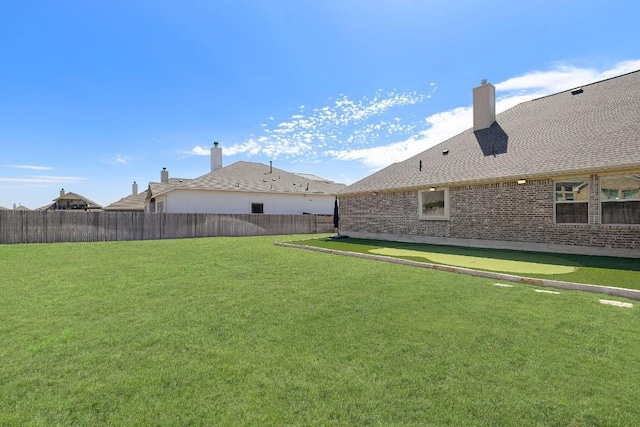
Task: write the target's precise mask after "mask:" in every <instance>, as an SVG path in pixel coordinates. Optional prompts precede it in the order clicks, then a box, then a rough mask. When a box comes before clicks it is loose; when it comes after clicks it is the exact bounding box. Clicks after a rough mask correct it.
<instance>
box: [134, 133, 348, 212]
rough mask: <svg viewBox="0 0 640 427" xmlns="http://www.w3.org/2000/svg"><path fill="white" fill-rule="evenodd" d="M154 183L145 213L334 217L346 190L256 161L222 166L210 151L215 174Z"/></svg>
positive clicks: (164, 178)
mask: <svg viewBox="0 0 640 427" xmlns="http://www.w3.org/2000/svg"><path fill="white" fill-rule="evenodd" d="M161 177H162V179H161V182H160V183H150V184H149V190H148V194H147V200H146V202H145V211H146V212H167V213H220V214H247V213H258V214H263V213H264V214H305V213H308V214H332V213H333V205H334V199H335V196H336V194H337V193H338V191H340V190H341V189H343V188H344V187H345V185H344V184H337V183H335V182H333V181H329V180H326V179H323V178H320V177H317V176H313V175H303V174H295V173H291V172H287V171H284V170H282V169H277V168H274V167H273V166H272V165H271V164H270V165H264V164H261V163H252V162H243V161H241V162H236V163H233V164H231V165H229V166H225V167H222V149H221V148H220V147H218V143H217V142H216V143H214V147H213V148H212V149H211V172H209V173H207V174H205V175H202V176H200V177H198V178H195V179H191V180H184V179H183V180H177V181H176V180H173V181H171V180H169V178H168V172H167V171H166V169H163V171H162V173H161Z"/></svg>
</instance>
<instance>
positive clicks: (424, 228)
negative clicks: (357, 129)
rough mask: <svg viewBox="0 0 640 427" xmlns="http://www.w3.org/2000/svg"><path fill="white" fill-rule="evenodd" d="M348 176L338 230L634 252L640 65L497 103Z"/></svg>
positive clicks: (639, 190) (487, 99)
mask: <svg viewBox="0 0 640 427" xmlns="http://www.w3.org/2000/svg"><path fill="white" fill-rule="evenodd" d="M473 109H474V110H473V117H474V123H473V128H471V129H469V130H467V131H465V132H462V133H461V134H459V135H456V136H454V137H453V138H451V139H448V140H446V141H444V142H442V143H440V144H439V145H436V146H435V147H432V148H430V149H428V150H426V151H424V152H422V153H420V154H418V155H416V156H414V157H411V158H410V159H408V160H405V161H403V162H400V163H396V164H393V165H391V166H389V167H387V168H385V169H382V170H380V171H379V172H377V173H374V174H373V175H371V176H369V177H366V178H364V179H362V180H361V181H358V182H356V183H354V184H352V185H350V186H349V187H347V188H345V189H344V190H343V191H342V192H341V193H340V195H339V197H340V218H341V230H342V232H343V233H345V234H348V235H349V236H351V237H372V238H381V239H389V240H400V241H419V242H428V243H429V242H430V243H438V244H454V245H466V246H481V247H482V246H486V247H498V248H518V249H529V250H543V251H544V250H553V251H565V252H580V253H598V254H603V255H617V256H633V257H636V256H637V257H640V71H636V72H632V73H629V74H625V75H623V76H619V77H615V78H611V79H608V80H603V81H600V82H597V83H593V84H589V85H586V86H583V87H581V88H576V89H574V90H569V91H565V92H560V93H557V94H554V95H551V96H546V97H543V98H539V99H535V100H532V101H528V102H523V103H521V104H519V105H517V106H515V107H513V108H511V109H509V110H507V111H505V112H503V113H501V114H498V115H497V116H496V115H495V88H494V86H493V85H491V84H487V83H486V81H483V82H482V84H481V86H479V87H477V88H475V89H474V90H473Z"/></svg>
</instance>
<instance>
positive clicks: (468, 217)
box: [340, 175, 640, 249]
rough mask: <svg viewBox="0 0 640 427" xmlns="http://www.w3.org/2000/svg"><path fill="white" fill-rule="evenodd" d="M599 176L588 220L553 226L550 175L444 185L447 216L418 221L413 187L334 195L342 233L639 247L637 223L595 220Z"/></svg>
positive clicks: (593, 178) (593, 181)
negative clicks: (522, 181) (446, 187)
mask: <svg viewBox="0 0 640 427" xmlns="http://www.w3.org/2000/svg"><path fill="white" fill-rule="evenodd" d="M599 188H600V185H599V177H598V176H597V175H591V176H589V223H588V224H555V223H554V210H555V206H554V198H555V182H554V180H553V179H537V180H527V183H526V184H523V185H518V184H517V183H515V182H502V183H491V184H478V185H467V186H457V187H450V188H449V195H450V199H449V203H450V220H449V221H430V220H427V221H425V220H419V219H418V190H415V191H401V192H384V193H382V192H381V193H377V194H376V193H373V194H361V195H342V196H341V197H340V212H341V215H340V216H341V226H342V230H343V232H344V233H349V232H363V233H368V234H380V235H396V236H397V235H400V236H424V237H427V238H453V239H470V240H493V241H506V242H526V243H542V244H554V245H568V246H586V247H599V248H617V249H640V243H639V242H640V226H636V225H629V226H613V225H601V224H600V202H599Z"/></svg>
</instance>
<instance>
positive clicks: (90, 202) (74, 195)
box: [53, 191, 102, 209]
mask: <svg viewBox="0 0 640 427" xmlns="http://www.w3.org/2000/svg"><path fill="white" fill-rule="evenodd" d="M60 200H82V201H83V202H85V203H86V204H87V207H89V208H94V209H99V208H102V205H100V204H99V203H96V202H94V201H93V200H90V199H87V198H86V197H84V196H81V195H80V194H78V193H73V192H70V191H69V192H67V193H64V194H63V195H62V196H60V197H56V198H55V199H53V201H54V202H58V201H60Z"/></svg>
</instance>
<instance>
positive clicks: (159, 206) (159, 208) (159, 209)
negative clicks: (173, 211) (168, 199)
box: [156, 202, 164, 213]
mask: <svg viewBox="0 0 640 427" xmlns="http://www.w3.org/2000/svg"><path fill="white" fill-rule="evenodd" d="M156 209H157V211H156V212H158V213H163V212H164V202H158V203H157V204H156Z"/></svg>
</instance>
